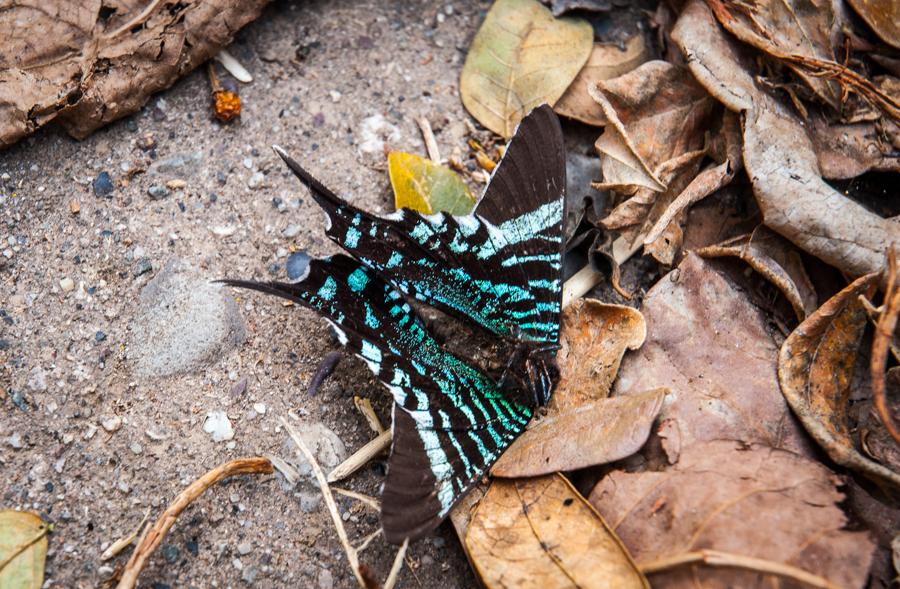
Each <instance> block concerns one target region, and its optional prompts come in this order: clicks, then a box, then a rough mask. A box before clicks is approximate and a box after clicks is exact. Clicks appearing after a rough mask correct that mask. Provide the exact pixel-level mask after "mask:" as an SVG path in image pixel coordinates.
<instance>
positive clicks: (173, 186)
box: [166, 179, 187, 190]
mask: <svg viewBox="0 0 900 589" xmlns="http://www.w3.org/2000/svg"><path fill="white" fill-rule="evenodd" d="M185 186H187V182H185V181H184V180H178V179H176V180H169V181H168V182H166V188H168V189H169V190H181V189H182V188H184V187H185Z"/></svg>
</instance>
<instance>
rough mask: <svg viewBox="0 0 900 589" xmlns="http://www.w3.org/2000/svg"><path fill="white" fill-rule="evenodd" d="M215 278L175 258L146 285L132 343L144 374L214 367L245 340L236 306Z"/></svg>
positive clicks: (134, 358) (134, 357)
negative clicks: (214, 282) (198, 271)
mask: <svg viewBox="0 0 900 589" xmlns="http://www.w3.org/2000/svg"><path fill="white" fill-rule="evenodd" d="M211 278H212V277H209V276H201V275H198V274H197V273H196V272H195V271H194V270H192V269H191V268H188V267H187V266H186V265H184V264H183V263H182V262H180V261H178V260H172V261H170V262H168V263H167V264H166V265H165V267H164V268H163V269H162V270H161V271H160V272H159V273H158V274H157V275H156V276H155V277H154V278H153V280H151V281H150V282H148V283H147V285H146V286H145V287H144V288H143V289H142V290H141V294H140V300H139V309H138V311H137V313H136V315H135V317H134V319H133V320H132V322H131V338H130V341H129V345H128V350H129V358H130V359H131V360H132V361H133V362H134V366H135V370H136V372H137V373H138V374H139V375H142V376H167V375H171V374H179V373H184V372H189V371H191V370H194V369H197V368H200V367H203V366H210V365H212V364H214V363H215V362H216V361H218V360H220V359H222V358H223V357H224V355H225V352H227V351H229V350H231V349H232V348H234V347H236V346H237V345H239V344H241V343H242V342H243V341H244V338H245V334H246V332H245V329H244V322H243V320H242V319H241V316H240V313H239V312H238V308H237V305H236V304H235V302H234V300H233V299H232V298H231V297H230V296H228V295H227V293H226V291H224V290H223V289H222V287H221V286H219V285H218V284H213V283H212V282H210V279H211Z"/></svg>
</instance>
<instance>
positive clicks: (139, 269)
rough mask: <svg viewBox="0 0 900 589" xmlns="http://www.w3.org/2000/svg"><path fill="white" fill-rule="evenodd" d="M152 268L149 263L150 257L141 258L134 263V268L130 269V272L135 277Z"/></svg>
mask: <svg viewBox="0 0 900 589" xmlns="http://www.w3.org/2000/svg"><path fill="white" fill-rule="evenodd" d="M151 270H153V264H151V263H150V258H141V259H140V260H138V261H137V263H136V264H135V265H134V268H133V269H132V270H131V274H132V275H133V276H134V277H135V278H137V277H138V276H141V275H143V274H146V273H147V272H150V271H151Z"/></svg>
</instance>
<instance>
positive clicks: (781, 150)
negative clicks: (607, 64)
mask: <svg viewBox="0 0 900 589" xmlns="http://www.w3.org/2000/svg"><path fill="white" fill-rule="evenodd" d="M672 39H673V40H674V41H675V42H676V43H677V44H678V45H679V48H680V49H681V50H682V53H683V54H684V55H685V58H686V59H687V61H688V67H689V68H690V69H691V72H692V73H693V74H694V76H695V77H696V79H697V80H698V81H699V82H700V83H701V84H702V85H703V86H704V87H705V88H706V89H708V90H709V92H710V93H711V94H712V95H713V96H715V97H716V98H718V99H719V100H720V101H721V102H722V103H723V104H724V105H725V106H726V107H727V108H729V109H731V110H733V111H735V112H742V111H745V112H746V115H745V118H744V147H743V158H744V165H745V166H746V169H747V174H748V176H749V177H750V180H751V182H752V184H753V193H754V196H755V197H756V200H757V203H758V204H759V207H760V209H761V210H762V212H763V216H764V221H765V224H766V225H767V226H768V227H769V228H771V229H774V230H775V231H776V232H778V233H780V234H781V235H783V236H785V237H787V238H788V239H790V240H791V241H792V242H793V243H794V244H796V245H797V246H799V247H800V248H801V249H803V250H805V251H807V252H808V253H810V254H812V255H814V256H816V257H818V258H820V259H822V260H824V261H825V262H827V263H829V264H831V265H832V266H835V267H836V268H838V269H840V270H842V271H844V272H845V273H847V274H849V275H851V276H860V275H863V274H867V273H870V272H876V271H878V270H879V269H880V268H881V265H882V261H883V260H884V256H885V253H886V251H887V247H888V244H890V243H892V242H895V241H900V224H897V223H893V222H891V221H889V220H887V219H884V218H882V217H879V216H878V215H876V214H875V213H873V212H871V211H869V210H867V209H866V208H865V207H863V206H862V205H859V204H857V203H856V202H854V201H852V200H850V199H849V198H847V197H845V196H844V195H842V194H841V193H839V192H838V191H836V190H835V189H833V188H832V187H831V186H829V185H828V184H826V183H825V182H824V181H823V180H822V178H821V174H820V171H819V168H818V162H817V158H816V154H815V151H814V150H813V148H812V145H811V142H810V140H809V138H808V137H807V134H806V131H805V129H804V128H803V125H802V124H801V123H800V122H799V121H798V120H797V119H796V117H795V116H794V115H792V114H791V113H789V112H788V111H787V109H785V108H784V107H782V106H781V105H780V104H779V103H777V102H776V101H775V100H774V99H772V98H770V97H769V96H768V95H767V94H765V93H763V92H761V91H759V90H758V89H757V87H756V85H755V83H754V81H753V78H752V76H751V75H750V73H749V71H750V70H749V66H748V63H747V60H746V58H745V56H744V55H743V54H742V51H741V48H740V47H737V46H736V45H737V44H736V43H735V42H734V41H733V40H732V39H730V38H728V37H727V36H725V34H724V33H723V32H722V30H721V29H720V28H719V27H718V24H717V23H716V19H715V18H714V17H713V14H712V12H711V11H710V9H709V8H708V7H707V5H706V4H705V3H704V2H701V1H699V0H697V1H694V0H692V1H691V2H689V3H688V5H687V6H686V7H685V9H684V10H683V11H682V13H681V16H680V17H679V19H678V22H677V23H676V25H675V29H674V30H673V32H672Z"/></svg>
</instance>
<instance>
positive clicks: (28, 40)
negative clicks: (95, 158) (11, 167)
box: [0, 0, 267, 147]
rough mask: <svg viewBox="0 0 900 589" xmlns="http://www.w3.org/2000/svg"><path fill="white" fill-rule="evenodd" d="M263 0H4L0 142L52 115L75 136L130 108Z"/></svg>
mask: <svg viewBox="0 0 900 589" xmlns="http://www.w3.org/2000/svg"><path fill="white" fill-rule="evenodd" d="M266 3H267V1H266V0H252V1H250V2H235V1H233V0H184V1H182V2H177V3H173V4H165V3H154V4H153V5H152V6H153V7H154V9H153V10H150V11H147V10H146V9H147V7H148V6H147V5H148V3H141V2H130V1H125V0H104V1H103V2H100V0H88V1H87V2H78V3H75V4H72V3H70V2H66V1H64V0H54V1H50V2H42V3H41V6H40V9H39V10H38V9H35V8H34V7H33V6H31V5H29V4H27V3H14V4H11V5H9V6H8V7H7V8H6V9H4V10H3V11H0V38H2V39H3V40H4V41H3V42H4V51H3V53H2V55H0V147H5V146H8V145H11V144H12V143H14V142H15V141H17V140H18V139H20V138H22V137H24V136H25V135H28V134H30V133H32V132H34V131H35V130H37V129H38V128H40V127H42V126H43V125H45V124H47V123H48V122H50V121H52V120H54V119H56V120H58V121H59V122H60V123H61V124H62V125H63V126H64V127H65V128H66V130H67V131H68V132H69V134H70V135H72V136H73V137H76V138H79V139H80V138H84V137H86V136H88V135H89V134H90V133H91V132H92V131H94V130H95V129H97V128H98V127H101V126H103V125H105V124H106V123H109V122H110V121H114V120H116V119H118V118H121V117H123V116H125V115H128V114H130V113H133V112H135V111H137V110H138V109H139V108H141V106H143V105H144V103H145V102H146V101H147V99H148V97H149V96H151V95H152V94H154V93H156V92H158V91H160V90H162V89H164V88H167V87H169V86H171V85H172V84H173V83H174V82H175V81H176V80H178V79H179V78H181V77H182V76H184V75H185V74H187V73H188V72H190V71H191V70H193V69H194V68H195V67H197V66H198V65H201V64H202V63H204V62H205V61H207V60H208V59H210V58H211V57H212V56H214V55H215V54H216V53H217V52H218V51H219V49H221V48H222V47H223V46H225V45H227V44H228V43H230V42H231V40H232V38H233V36H234V34H235V33H236V32H237V31H238V30H239V29H240V28H241V27H242V26H244V25H245V24H247V23H248V22H251V21H253V20H254V19H256V17H258V16H259V14H260V12H261V11H262V9H263V6H265V5H266Z"/></svg>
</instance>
